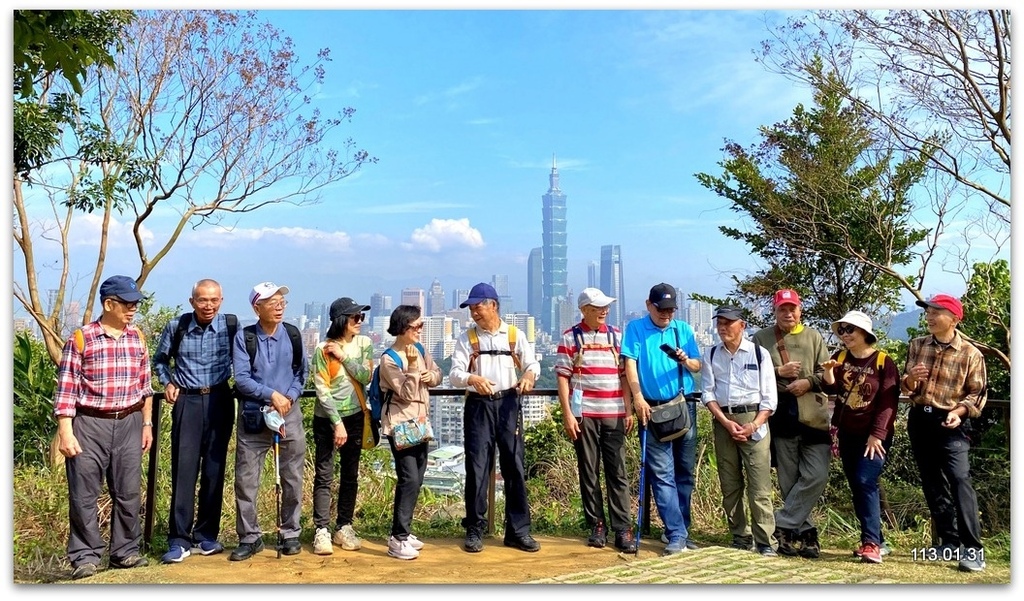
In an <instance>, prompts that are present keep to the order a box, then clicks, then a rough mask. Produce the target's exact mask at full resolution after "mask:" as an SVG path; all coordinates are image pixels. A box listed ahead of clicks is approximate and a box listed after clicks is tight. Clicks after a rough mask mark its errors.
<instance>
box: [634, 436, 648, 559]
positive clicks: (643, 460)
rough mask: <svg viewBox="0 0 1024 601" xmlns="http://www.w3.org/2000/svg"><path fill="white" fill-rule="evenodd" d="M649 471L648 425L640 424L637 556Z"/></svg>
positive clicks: (637, 554) (635, 554)
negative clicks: (646, 476)
mask: <svg viewBox="0 0 1024 601" xmlns="http://www.w3.org/2000/svg"><path fill="white" fill-rule="evenodd" d="M646 472H647V426H645V425H642V426H640V496H639V499H638V500H639V504H638V505H637V510H636V538H635V539H634V542H635V543H636V551H634V552H633V555H634V556H636V557H639V556H640V533H641V524H642V523H643V520H644V486H645V482H644V474H645V473H646Z"/></svg>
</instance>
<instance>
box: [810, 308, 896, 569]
mask: <svg viewBox="0 0 1024 601" xmlns="http://www.w3.org/2000/svg"><path fill="white" fill-rule="evenodd" d="M832 331H833V332H834V333H835V334H836V335H837V336H838V337H839V339H840V340H841V341H842V343H843V346H844V347H845V348H844V349H841V350H839V351H837V352H836V353H834V354H833V355H832V356H831V357H830V358H829V359H828V361H826V362H825V363H823V364H822V367H823V368H824V369H825V373H824V374H823V378H822V380H823V387H822V388H823V390H824V391H825V392H827V393H829V394H833V395H835V396H836V404H835V409H834V411H833V413H832V425H834V426H835V427H836V429H837V431H838V434H837V436H838V441H839V458H840V460H841V461H842V462H843V472H844V473H845V474H846V479H847V481H849V483H850V492H851V493H852V494H853V509H854V511H855V512H856V514H857V519H858V520H859V521H860V537H861V545H860V548H859V549H858V551H857V552H856V553H855V554H856V555H859V556H860V558H861V561H862V562H864V563H881V562H882V547H881V546H882V519H881V513H882V512H881V503H880V501H879V488H878V479H879V477H880V476H881V474H882V467H883V466H884V465H885V455H886V453H887V452H888V450H889V447H890V446H891V445H892V437H893V431H894V427H893V424H894V423H895V421H896V406H897V404H898V403H899V398H900V384H899V370H898V369H897V368H896V364H895V363H893V360H892V358H890V357H889V356H888V355H886V354H885V353H884V352H883V351H880V350H878V349H876V348H875V347H874V344H875V342H876V341H877V337H876V336H875V334H874V332H872V330H871V318H870V317H868V316H867V315H866V314H864V313H862V312H861V311H850V312H849V313H847V314H846V315H844V316H843V317H842V319H840V320H838V321H835V322H833V323H832Z"/></svg>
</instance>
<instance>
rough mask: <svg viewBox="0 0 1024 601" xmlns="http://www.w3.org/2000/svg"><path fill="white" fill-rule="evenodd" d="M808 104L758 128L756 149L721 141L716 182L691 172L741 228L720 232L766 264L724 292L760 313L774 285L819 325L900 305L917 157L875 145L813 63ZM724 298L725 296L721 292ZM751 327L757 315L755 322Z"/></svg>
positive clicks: (914, 238) (909, 254) (921, 232)
mask: <svg viewBox="0 0 1024 601" xmlns="http://www.w3.org/2000/svg"><path fill="white" fill-rule="evenodd" d="M807 71H808V73H809V76H810V78H811V79H812V81H813V83H814V101H815V106H814V107H813V108H811V109H809V110H808V109H805V108H804V107H803V106H802V105H801V106H797V107H796V108H795V109H794V111H793V116H792V118H790V119H789V120H788V121H785V122H782V123H778V124H775V125H773V126H771V127H762V128H761V130H760V133H761V137H762V142H761V144H760V145H758V146H756V147H753V148H751V149H749V150H745V149H743V148H742V147H740V146H739V145H738V144H736V143H733V142H728V143H727V144H726V147H725V152H726V155H727V157H726V159H725V160H724V161H723V162H721V163H720V165H721V166H722V167H723V168H724V173H723V174H722V175H721V176H717V177H714V176H711V175H708V174H706V173H698V174H696V178H697V180H698V181H699V182H700V184H701V185H703V186H704V187H706V188H708V189H709V190H711V191H713V192H715V193H716V194H718V195H719V196H722V197H723V198H725V199H727V200H729V201H730V202H731V203H732V207H731V209H732V210H733V211H735V212H737V213H739V214H741V215H743V216H745V217H747V218H749V220H750V226H751V227H750V229H741V228H740V227H734V226H721V227H720V228H719V229H720V231H721V232H722V233H723V234H725V235H726V236H727V237H729V238H733V239H735V240H740V241H742V242H745V243H747V244H748V245H749V246H750V248H751V250H752V251H753V253H754V254H755V255H757V256H759V257H760V258H761V259H763V260H764V261H765V263H766V264H767V265H768V267H766V268H764V269H762V270H760V271H758V272H757V273H756V274H754V275H753V276H750V277H746V278H743V279H738V278H736V279H734V281H735V290H734V293H733V295H735V296H737V297H739V298H741V299H745V300H746V301H748V302H747V303H745V304H747V305H748V306H751V305H752V306H761V307H764V308H765V309H766V310H767V309H768V307H767V303H766V299H769V298H771V294H772V293H773V292H774V291H775V290H777V289H779V288H783V287H785V288H794V289H796V290H797V291H798V292H800V293H801V295H802V296H804V298H805V301H804V303H803V307H804V311H803V313H804V320H805V321H806V322H807V323H809V324H811V325H814V326H817V327H824V326H825V325H827V324H829V323H831V321H832V320H833V319H835V317H836V316H837V315H843V314H844V313H845V312H846V311H848V310H850V309H862V310H865V311H868V312H881V311H883V310H884V309H890V310H891V309H895V308H897V307H898V306H900V302H899V291H900V289H901V287H902V283H901V281H900V279H898V278H897V277H894V273H895V272H894V271H893V270H894V269H895V268H896V267H897V266H901V265H905V264H907V263H908V262H909V261H910V260H911V259H912V258H913V257H914V252H913V247H914V246H915V245H916V244H917V243H918V242H920V241H922V240H923V239H924V238H925V236H926V234H927V230H925V229H914V228H912V227H911V226H910V219H911V212H912V210H913V207H912V204H911V202H910V200H909V191H910V189H911V188H912V187H913V186H914V185H915V184H916V183H917V182H918V181H919V180H920V179H921V178H922V176H923V175H924V172H925V160H924V158H922V157H907V158H904V159H903V160H902V161H901V162H899V163H897V164H893V161H894V159H895V158H896V153H895V152H894V151H892V150H890V149H886V148H880V147H879V142H878V141H877V140H876V139H875V138H874V137H873V136H872V134H871V131H870V130H869V129H868V127H867V125H866V121H865V118H864V116H863V114H862V113H861V112H859V109H858V107H856V106H851V105H847V104H845V103H844V102H843V98H844V97H845V96H844V94H845V93H848V90H847V89H845V88H844V87H843V84H842V82H841V81H840V80H839V78H838V77H837V76H836V75H835V74H832V73H823V72H822V69H821V66H820V64H812V65H810V66H808V68H807ZM730 296H732V295H730ZM754 321H755V323H756V319H755V320H754Z"/></svg>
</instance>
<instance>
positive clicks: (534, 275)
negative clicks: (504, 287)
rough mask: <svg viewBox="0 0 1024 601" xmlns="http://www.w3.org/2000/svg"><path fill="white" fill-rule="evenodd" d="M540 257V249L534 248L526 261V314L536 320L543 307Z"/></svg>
mask: <svg viewBox="0 0 1024 601" xmlns="http://www.w3.org/2000/svg"><path fill="white" fill-rule="evenodd" d="M541 256H542V255H541V249H540V247H538V248H534V249H531V250H530V258H529V259H527V261H526V312H527V313H529V314H530V315H533V316H534V317H536V318H538V319H539V318H540V313H541V307H543V306H544V295H543V292H542V291H543V284H544V281H543V280H542V279H541V271H542V270H543V264H542V261H541Z"/></svg>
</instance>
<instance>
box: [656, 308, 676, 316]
mask: <svg viewBox="0 0 1024 601" xmlns="http://www.w3.org/2000/svg"><path fill="white" fill-rule="evenodd" d="M675 312H676V310H675V307H671V308H668V309H658V315H672V314H673V313H675Z"/></svg>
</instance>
